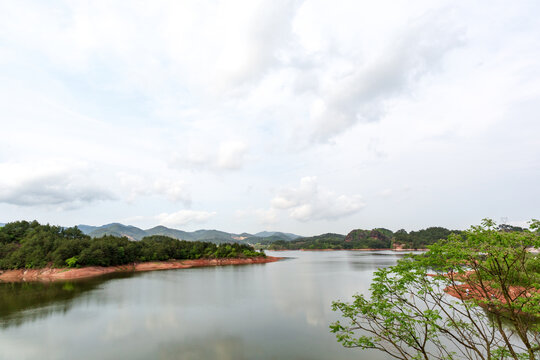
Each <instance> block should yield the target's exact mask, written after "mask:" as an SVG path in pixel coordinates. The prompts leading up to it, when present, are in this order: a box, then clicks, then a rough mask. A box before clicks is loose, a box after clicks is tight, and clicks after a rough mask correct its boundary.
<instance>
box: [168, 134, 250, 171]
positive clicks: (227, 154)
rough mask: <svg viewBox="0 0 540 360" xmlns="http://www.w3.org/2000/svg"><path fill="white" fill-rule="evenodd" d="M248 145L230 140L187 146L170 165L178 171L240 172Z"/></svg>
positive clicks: (177, 153) (178, 152)
mask: <svg viewBox="0 0 540 360" xmlns="http://www.w3.org/2000/svg"><path fill="white" fill-rule="evenodd" d="M247 153H248V145H247V144H246V143H245V142H243V141H237V140H231V141H221V142H219V143H218V144H217V146H216V145H215V144H212V142H211V141H209V142H204V143H198V144H195V143H191V144H188V145H187V146H186V147H185V149H183V150H182V152H180V151H177V152H176V154H175V155H174V157H173V161H172V163H173V164H172V165H173V166H174V167H175V168H178V169H187V170H191V169H198V170H210V171H219V172H220V171H233V170H240V169H242V167H243V166H244V163H245V161H246V157H247Z"/></svg>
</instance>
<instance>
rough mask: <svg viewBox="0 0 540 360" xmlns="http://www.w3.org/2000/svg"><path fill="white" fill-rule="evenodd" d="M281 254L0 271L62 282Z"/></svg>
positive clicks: (7, 278) (10, 278) (10, 277)
mask: <svg viewBox="0 0 540 360" xmlns="http://www.w3.org/2000/svg"><path fill="white" fill-rule="evenodd" d="M282 259H283V258H281V257H276V256H266V257H249V258H222V259H197V260H169V261H150V262H142V263H131V264H125V265H117V266H86V267H82V268H42V269H17V270H0V283H2V282H26V281H61V280H77V279H88V278H92V277H96V276H101V275H106V274H112V273H117V272H142V271H155V270H172V269H189V268H193V267H206V266H226V265H249V264H266V263H271V262H276V261H279V260H282Z"/></svg>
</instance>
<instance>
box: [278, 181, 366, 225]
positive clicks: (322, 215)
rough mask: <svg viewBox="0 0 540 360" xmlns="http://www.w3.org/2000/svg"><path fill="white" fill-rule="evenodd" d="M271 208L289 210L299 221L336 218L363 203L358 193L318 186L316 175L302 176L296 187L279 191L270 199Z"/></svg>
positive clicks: (351, 211) (360, 207)
mask: <svg viewBox="0 0 540 360" xmlns="http://www.w3.org/2000/svg"><path fill="white" fill-rule="evenodd" d="M271 205H272V208H274V209H283V210H288V211H289V216H290V217H292V218H293V219H296V220H299V221H312V220H337V219H340V218H342V217H345V216H348V215H352V214H354V213H356V212H358V211H360V210H361V209H362V208H363V207H364V206H365V204H364V203H363V202H362V200H361V197H360V196H358V195H353V196H347V195H337V194H335V193H334V192H333V191H330V190H327V189H324V188H322V187H320V186H319V184H318V181H317V178H316V177H304V178H302V179H301V180H300V186H299V187H297V188H294V187H289V188H284V189H282V190H281V191H279V195H278V196H276V197H274V198H273V199H272V201H271Z"/></svg>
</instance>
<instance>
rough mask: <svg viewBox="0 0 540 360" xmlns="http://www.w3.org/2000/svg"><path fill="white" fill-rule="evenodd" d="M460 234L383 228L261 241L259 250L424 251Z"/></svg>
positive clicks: (437, 229)
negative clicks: (453, 235) (345, 233)
mask: <svg viewBox="0 0 540 360" xmlns="http://www.w3.org/2000/svg"><path fill="white" fill-rule="evenodd" d="M459 233H461V232H460V231H458V230H448V229H445V228H443V227H429V228H427V229H423V230H419V231H411V232H409V233H408V232H407V231H405V230H403V229H401V230H398V231H396V232H395V233H394V232H392V231H391V230H388V229H384V228H377V229H372V230H362V229H356V230H352V231H351V232H350V233H349V234H347V236H345V235H340V234H323V235H317V236H311V237H302V238H298V239H295V240H292V241H285V240H277V241H276V240H274V239H272V238H268V239H265V240H262V241H259V242H258V243H257V245H256V247H258V248H263V249H269V250H299V249H306V250H317V249H320V250H322V249H335V250H338V249H343V250H347V249H392V248H396V247H399V248H404V249H423V248H426V247H427V246H428V245H432V244H434V243H435V242H437V241H438V240H440V239H446V238H447V237H448V236H449V235H450V234H459Z"/></svg>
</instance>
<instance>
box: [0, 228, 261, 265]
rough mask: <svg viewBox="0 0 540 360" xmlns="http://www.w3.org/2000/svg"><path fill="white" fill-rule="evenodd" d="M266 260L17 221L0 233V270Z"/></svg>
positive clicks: (189, 244) (233, 249) (217, 248)
mask: <svg viewBox="0 0 540 360" xmlns="http://www.w3.org/2000/svg"><path fill="white" fill-rule="evenodd" d="M247 256H249V257H252V256H265V255H264V253H261V252H256V251H255V250H254V249H253V247H251V246H249V245H246V244H236V243H235V244H219V245H216V244H213V243H209V242H201V241H184V240H176V239H172V238H170V237H167V236H160V235H154V236H147V237H145V238H143V239H142V240H141V241H130V240H129V239H127V238H125V237H118V236H112V235H106V236H103V237H100V238H95V239H92V238H91V237H90V236H88V235H85V234H83V233H82V232H81V231H80V230H79V229H78V228H76V227H73V228H62V227H59V226H51V225H40V224H39V223H38V222H37V221H33V222H27V221H17V222H13V223H9V224H6V225H5V226H4V227H2V228H0V269H21V268H42V267H45V266H50V265H52V266H55V267H64V266H66V265H67V266H69V267H74V266H89V265H96V266H113V265H122V264H128V263H133V262H142V261H157V260H160V261H164V260H171V259H177V260H182V259H200V258H223V257H247Z"/></svg>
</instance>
